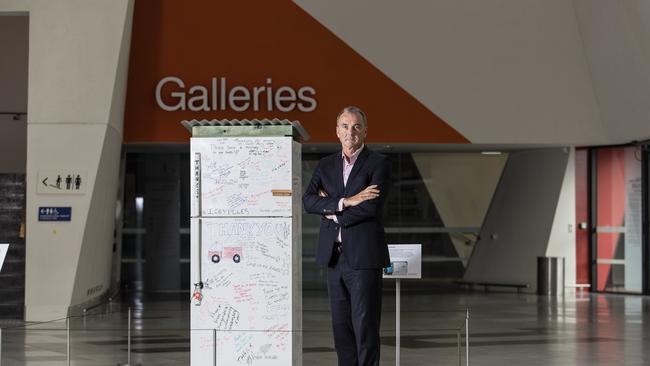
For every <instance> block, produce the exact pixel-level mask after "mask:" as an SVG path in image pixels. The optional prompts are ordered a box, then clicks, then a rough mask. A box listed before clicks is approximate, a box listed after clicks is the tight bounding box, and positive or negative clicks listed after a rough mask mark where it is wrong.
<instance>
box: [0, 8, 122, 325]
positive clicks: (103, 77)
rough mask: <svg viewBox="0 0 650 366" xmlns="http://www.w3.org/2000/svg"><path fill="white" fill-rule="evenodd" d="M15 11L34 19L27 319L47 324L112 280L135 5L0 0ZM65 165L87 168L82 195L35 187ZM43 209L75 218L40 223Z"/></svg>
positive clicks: (89, 300) (102, 292)
mask: <svg viewBox="0 0 650 366" xmlns="http://www.w3.org/2000/svg"><path fill="white" fill-rule="evenodd" d="M16 11H23V12H24V11H27V12H28V13H29V17H30V18H29V19H30V22H29V87H28V103H27V110H28V127H27V176H28V180H27V235H26V241H27V243H26V246H27V253H26V269H25V271H26V279H25V286H26V288H25V306H26V312H25V318H26V320H30V321H31V320H49V319H54V318H60V317H63V316H65V315H66V314H68V312H69V308H71V307H72V308H76V307H82V306H84V305H85V304H90V303H92V302H94V301H97V300H98V299H99V298H100V297H102V296H104V295H106V291H107V290H108V288H109V286H110V264H111V250H112V246H113V228H114V213H115V202H116V198H117V184H118V169H119V155H120V149H121V143H122V124H123V112H124V99H125V93H126V73H127V68H128V52H129V47H130V34H131V21H132V16H133V1H132V0H113V1H100V0H94V1H86V0H64V1H47V0H32V1H11V0H5V1H3V2H2V3H0V13H2V12H5V13H7V12H16ZM59 169H60V170H65V169H74V170H76V171H82V172H86V173H87V180H88V181H87V184H88V186H87V187H88V188H87V190H86V192H85V194H82V195H72V196H71V195H67V196H66V195H47V194H39V193H37V190H36V187H37V183H38V182H37V179H36V178H35V177H37V176H38V173H39V172H42V171H44V170H59ZM30 177H31V178H30ZM41 206H68V207H71V208H72V221H71V222H61V223H45V222H38V217H37V210H38V207H41ZM89 290H90V291H89Z"/></svg>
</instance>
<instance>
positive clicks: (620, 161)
mask: <svg viewBox="0 0 650 366" xmlns="http://www.w3.org/2000/svg"><path fill="white" fill-rule="evenodd" d="M592 156H593V157H594V158H595V176H592V177H593V178H595V180H596V181H595V187H594V188H595V195H594V196H593V198H595V201H596V202H595V205H594V206H593V207H594V208H595V222H596V228H595V234H594V241H595V243H594V249H595V250H594V253H593V254H594V255H595V268H594V269H595V273H594V277H595V282H596V284H595V285H596V286H595V287H596V290H597V291H607V292H626V293H641V292H642V291H643V283H642V282H643V262H644V261H643V251H642V233H643V229H642V222H643V221H642V212H643V211H642V202H643V200H642V192H643V185H642V179H641V177H642V172H641V167H642V165H641V160H642V150H641V149H640V148H638V147H636V146H629V147H612V148H600V149H597V150H596V152H595V154H594V155H592Z"/></svg>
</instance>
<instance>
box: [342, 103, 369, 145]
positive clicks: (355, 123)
mask: <svg viewBox="0 0 650 366" xmlns="http://www.w3.org/2000/svg"><path fill="white" fill-rule="evenodd" d="M367 132H368V129H367V128H366V126H365V125H364V124H363V120H362V119H361V116H359V115H358V114H356V113H348V112H345V113H343V114H342V115H341V116H340V117H339V120H338V121H337V122H336V137H338V138H339V140H340V141H341V145H342V146H343V147H344V148H346V149H350V150H352V151H356V150H357V149H359V148H360V147H361V145H363V142H364V141H365V140H366V133H367Z"/></svg>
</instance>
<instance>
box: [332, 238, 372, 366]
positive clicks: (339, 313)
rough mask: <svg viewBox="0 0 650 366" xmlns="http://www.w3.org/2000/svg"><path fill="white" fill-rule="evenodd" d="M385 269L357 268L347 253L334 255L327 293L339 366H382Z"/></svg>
mask: <svg viewBox="0 0 650 366" xmlns="http://www.w3.org/2000/svg"><path fill="white" fill-rule="evenodd" d="M381 273H382V272H381V269H379V268H376V269H354V268H352V267H351V266H350V264H349V263H348V261H347V259H346V256H345V251H343V252H341V253H337V252H335V253H333V255H332V260H331V261H330V263H329V265H328V269H327V290H328V293H329V300H330V310H331V313H332V328H333V331H334V345H335V347H336V355H337V357H338V364H339V366H378V365H379V350H380V338H379V323H380V321H381V297H382V279H381Z"/></svg>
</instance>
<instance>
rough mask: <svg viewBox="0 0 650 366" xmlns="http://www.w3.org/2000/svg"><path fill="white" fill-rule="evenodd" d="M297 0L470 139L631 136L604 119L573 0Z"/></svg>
mask: <svg viewBox="0 0 650 366" xmlns="http://www.w3.org/2000/svg"><path fill="white" fill-rule="evenodd" d="M589 1H590V0H585V2H589ZM603 1H607V0H603ZM296 3H297V4H298V5H299V6H301V7H302V8H303V9H305V11H306V12H307V13H309V14H310V15H311V16H313V17H314V18H316V19H317V20H318V21H319V22H321V23H322V24H323V25H324V26H325V27H327V28H328V29H330V30H331V31H332V32H333V33H334V34H336V35H337V36H338V37H340V38H341V39H342V40H343V41H345V42H346V43H347V44H349V45H350V46H351V47H352V48H353V49H354V50H356V51H357V52H359V54H361V55H362V56H363V57H365V58H366V59H367V60H369V61H370V62H371V63H372V64H373V65H375V66H376V67H377V68H379V70H381V71H382V72H384V73H385V74H386V75H387V76H388V77H389V78H391V79H392V80H394V81H395V82H397V84H399V85H400V86H401V87H402V88H404V89H405V90H406V91H407V92H409V93H410V94H411V95H413V96H414V97H415V98H417V99H418V100H419V101H420V102H422V103H423V104H424V105H425V106H426V107H427V108H429V109H430V110H431V111H432V112H434V113H436V114H437V115H438V116H440V117H442V119H443V120H445V121H446V122H447V123H449V124H450V125H451V126H452V127H454V128H456V129H457V130H458V131H459V132H460V133H461V134H463V135H464V136H466V137H467V138H468V139H469V140H470V141H471V142H473V143H524V144H536V143H552V144H561V145H574V144H583V145H591V144H602V143H613V142H615V141H618V140H620V139H624V138H625V137H626V136H627V135H626V136H623V135H624V134H625V132H621V134H622V135H616V136H614V135H610V134H609V133H610V132H611V131H610V130H609V129H608V128H605V127H603V126H602V124H601V122H600V115H599V114H600V112H599V109H598V103H597V100H596V98H595V95H594V90H593V85H592V81H591V78H590V71H589V68H588V65H587V59H586V58H585V53H584V49H583V46H582V39H581V33H580V29H579V27H578V24H577V22H576V15H575V11H574V7H573V2H572V1H571V0H481V1H477V0H436V1H429V0H414V1H407V2H404V1H392V0H362V1H354V2H350V1H345V0H331V1H318V0H296ZM611 57H615V56H614V55H612V56H611ZM621 131H624V129H621Z"/></svg>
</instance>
